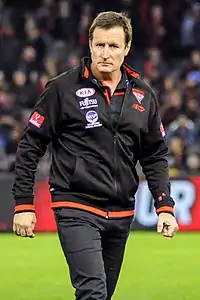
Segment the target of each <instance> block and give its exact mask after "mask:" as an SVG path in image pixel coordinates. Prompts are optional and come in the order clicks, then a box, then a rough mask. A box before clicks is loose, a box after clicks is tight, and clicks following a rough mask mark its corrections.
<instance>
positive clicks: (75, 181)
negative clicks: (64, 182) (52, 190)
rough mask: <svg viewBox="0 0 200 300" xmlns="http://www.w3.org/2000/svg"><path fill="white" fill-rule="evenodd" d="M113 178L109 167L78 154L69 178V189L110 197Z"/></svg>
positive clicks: (95, 195)
mask: <svg viewBox="0 0 200 300" xmlns="http://www.w3.org/2000/svg"><path fill="white" fill-rule="evenodd" d="M112 183H113V179H112V176H111V174H110V170H109V168H107V167H106V166H105V165H104V164H101V162H99V161H98V160H97V159H95V158H93V157H92V158H91V157H86V156H79V157H77V159H76V165H75V170H74V173H73V175H72V177H71V180H70V190H71V191H74V192H78V193H84V194H90V195H92V196H94V197H101V198H102V197H104V198H105V197H106V198H107V197H110V196H111V195H112V194H113V185H112Z"/></svg>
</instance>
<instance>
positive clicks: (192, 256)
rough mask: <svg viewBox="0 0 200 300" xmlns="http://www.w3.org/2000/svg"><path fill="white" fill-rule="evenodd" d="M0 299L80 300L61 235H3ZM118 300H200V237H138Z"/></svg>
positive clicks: (126, 263) (132, 240) (131, 243)
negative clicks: (75, 294) (76, 295)
mask: <svg viewBox="0 0 200 300" xmlns="http://www.w3.org/2000/svg"><path fill="white" fill-rule="evenodd" d="M0 299H1V300H74V291H73V289H72V287H71V284H70V281H69V275H68V269H67V266H66V263H65V260H64V256H63V254H62V252H61V248H60V245H59V242H58V239H57V236H56V235H55V234H37V235H36V237H35V239H23V238H19V237H16V236H15V235H11V234H0ZM113 300H200V233H196V234H195V233H193V234H192V233H188V234H186V233H184V234H183V233H179V234H177V236H176V237H175V238H174V239H166V238H163V237H162V236H161V235H158V234H156V233H147V232H146V233H145V232H134V233H132V234H131V235H130V238H129V242H128V245H127V249H126V255H125V259H124V264H123V268H122V272H121V276H120V280H119V284H118V287H117V290H116V293H115V296H114V297H113Z"/></svg>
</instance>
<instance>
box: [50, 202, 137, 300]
mask: <svg viewBox="0 0 200 300" xmlns="http://www.w3.org/2000/svg"><path fill="white" fill-rule="evenodd" d="M55 218H56V223H57V229H58V235H59V239H60V243H61V246H62V249H63V252H64V254H65V257H66V260H67V263H68V266H69V270H70V277H71V282H72V285H73V287H74V288H75V290H76V291H75V295H76V300H110V299H111V297H112V295H113V293H114V290H115V287H116V284H117V280H118V276H119V272H120V269H121V264H122V260H123V256H124V250H125V245H126V241H127V237H128V234H129V231H130V226H131V223H132V217H128V218H123V219H108V220H107V219H105V218H103V217H100V216H97V215H94V214H92V213H89V212H86V211H81V210H78V209H69V208H61V209H58V210H56V211H55Z"/></svg>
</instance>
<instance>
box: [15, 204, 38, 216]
mask: <svg viewBox="0 0 200 300" xmlns="http://www.w3.org/2000/svg"><path fill="white" fill-rule="evenodd" d="M20 212H35V205H34V204H21V205H16V206H15V211H14V213H15V214H16V213H20Z"/></svg>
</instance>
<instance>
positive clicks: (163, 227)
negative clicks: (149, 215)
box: [157, 213, 179, 238]
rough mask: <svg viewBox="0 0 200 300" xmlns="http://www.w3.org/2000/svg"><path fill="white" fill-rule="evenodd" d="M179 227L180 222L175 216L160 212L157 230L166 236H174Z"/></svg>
mask: <svg viewBox="0 0 200 300" xmlns="http://www.w3.org/2000/svg"><path fill="white" fill-rule="evenodd" d="M178 229H179V227H178V223H177V222H176V219H175V217H174V216H172V215H171V214H168V213H160V214H159V216H158V224H157V232H159V233H162V234H163V236H165V237H169V238H172V237H173V236H174V235H175V233H176V232H177V231H178Z"/></svg>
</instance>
